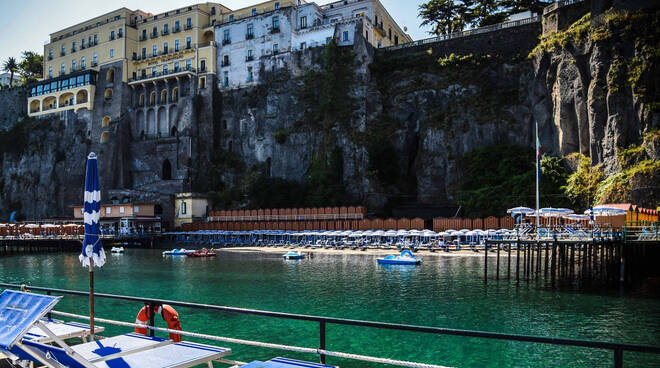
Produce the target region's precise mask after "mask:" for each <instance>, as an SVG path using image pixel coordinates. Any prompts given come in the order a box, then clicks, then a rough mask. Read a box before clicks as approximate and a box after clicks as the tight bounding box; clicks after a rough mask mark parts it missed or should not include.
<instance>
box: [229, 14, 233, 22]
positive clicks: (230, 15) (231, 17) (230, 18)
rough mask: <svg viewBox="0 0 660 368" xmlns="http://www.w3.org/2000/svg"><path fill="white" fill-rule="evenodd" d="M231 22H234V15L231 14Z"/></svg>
mask: <svg viewBox="0 0 660 368" xmlns="http://www.w3.org/2000/svg"><path fill="white" fill-rule="evenodd" d="M229 21H230V22H233V21H234V14H229Z"/></svg>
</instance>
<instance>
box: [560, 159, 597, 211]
mask: <svg viewBox="0 0 660 368" xmlns="http://www.w3.org/2000/svg"><path fill="white" fill-rule="evenodd" d="M575 158H576V159H577V160H578V165H577V170H576V171H575V172H574V173H572V174H571V175H570V176H569V177H568V180H567V182H566V186H564V191H565V193H566V195H567V196H568V198H569V200H570V201H571V207H572V208H575V209H577V210H584V209H586V208H588V207H589V206H590V205H592V204H594V203H595V200H596V192H597V191H598V186H599V184H600V182H601V181H602V180H603V178H604V177H605V173H604V172H603V169H602V167H601V166H600V165H599V166H591V161H590V160H589V157H587V156H584V155H582V154H579V153H576V154H575Z"/></svg>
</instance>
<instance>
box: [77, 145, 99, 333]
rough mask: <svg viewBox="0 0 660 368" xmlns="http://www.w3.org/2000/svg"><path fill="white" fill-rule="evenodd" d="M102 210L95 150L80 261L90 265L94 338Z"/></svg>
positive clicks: (88, 176) (89, 159)
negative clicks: (96, 280) (95, 294)
mask: <svg viewBox="0 0 660 368" xmlns="http://www.w3.org/2000/svg"><path fill="white" fill-rule="evenodd" d="M100 211H101V187H100V184H99V171H98V164H97V162H96V154H94V152H92V153H90V154H89V156H87V170H86V173H85V203H84V210H83V219H84V222H85V236H84V237H83V246H82V253H81V254H80V256H79V258H80V262H81V263H82V265H83V267H89V318H90V319H89V328H90V333H91V335H92V338H93V336H94V266H96V267H102V266H103V265H104V264H105V252H104V251H103V244H102V243H101V239H100V238H99V217H100V213H99V212H100Z"/></svg>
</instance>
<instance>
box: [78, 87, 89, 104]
mask: <svg viewBox="0 0 660 368" xmlns="http://www.w3.org/2000/svg"><path fill="white" fill-rule="evenodd" d="M76 103H77V104H81V103H87V91H86V90H84V89H81V90H80V91H78V93H76Z"/></svg>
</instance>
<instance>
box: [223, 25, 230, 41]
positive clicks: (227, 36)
mask: <svg viewBox="0 0 660 368" xmlns="http://www.w3.org/2000/svg"><path fill="white" fill-rule="evenodd" d="M230 42H231V38H230V34H229V30H228V29H225V30H224V31H222V43H223V44H228V43H230Z"/></svg>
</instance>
